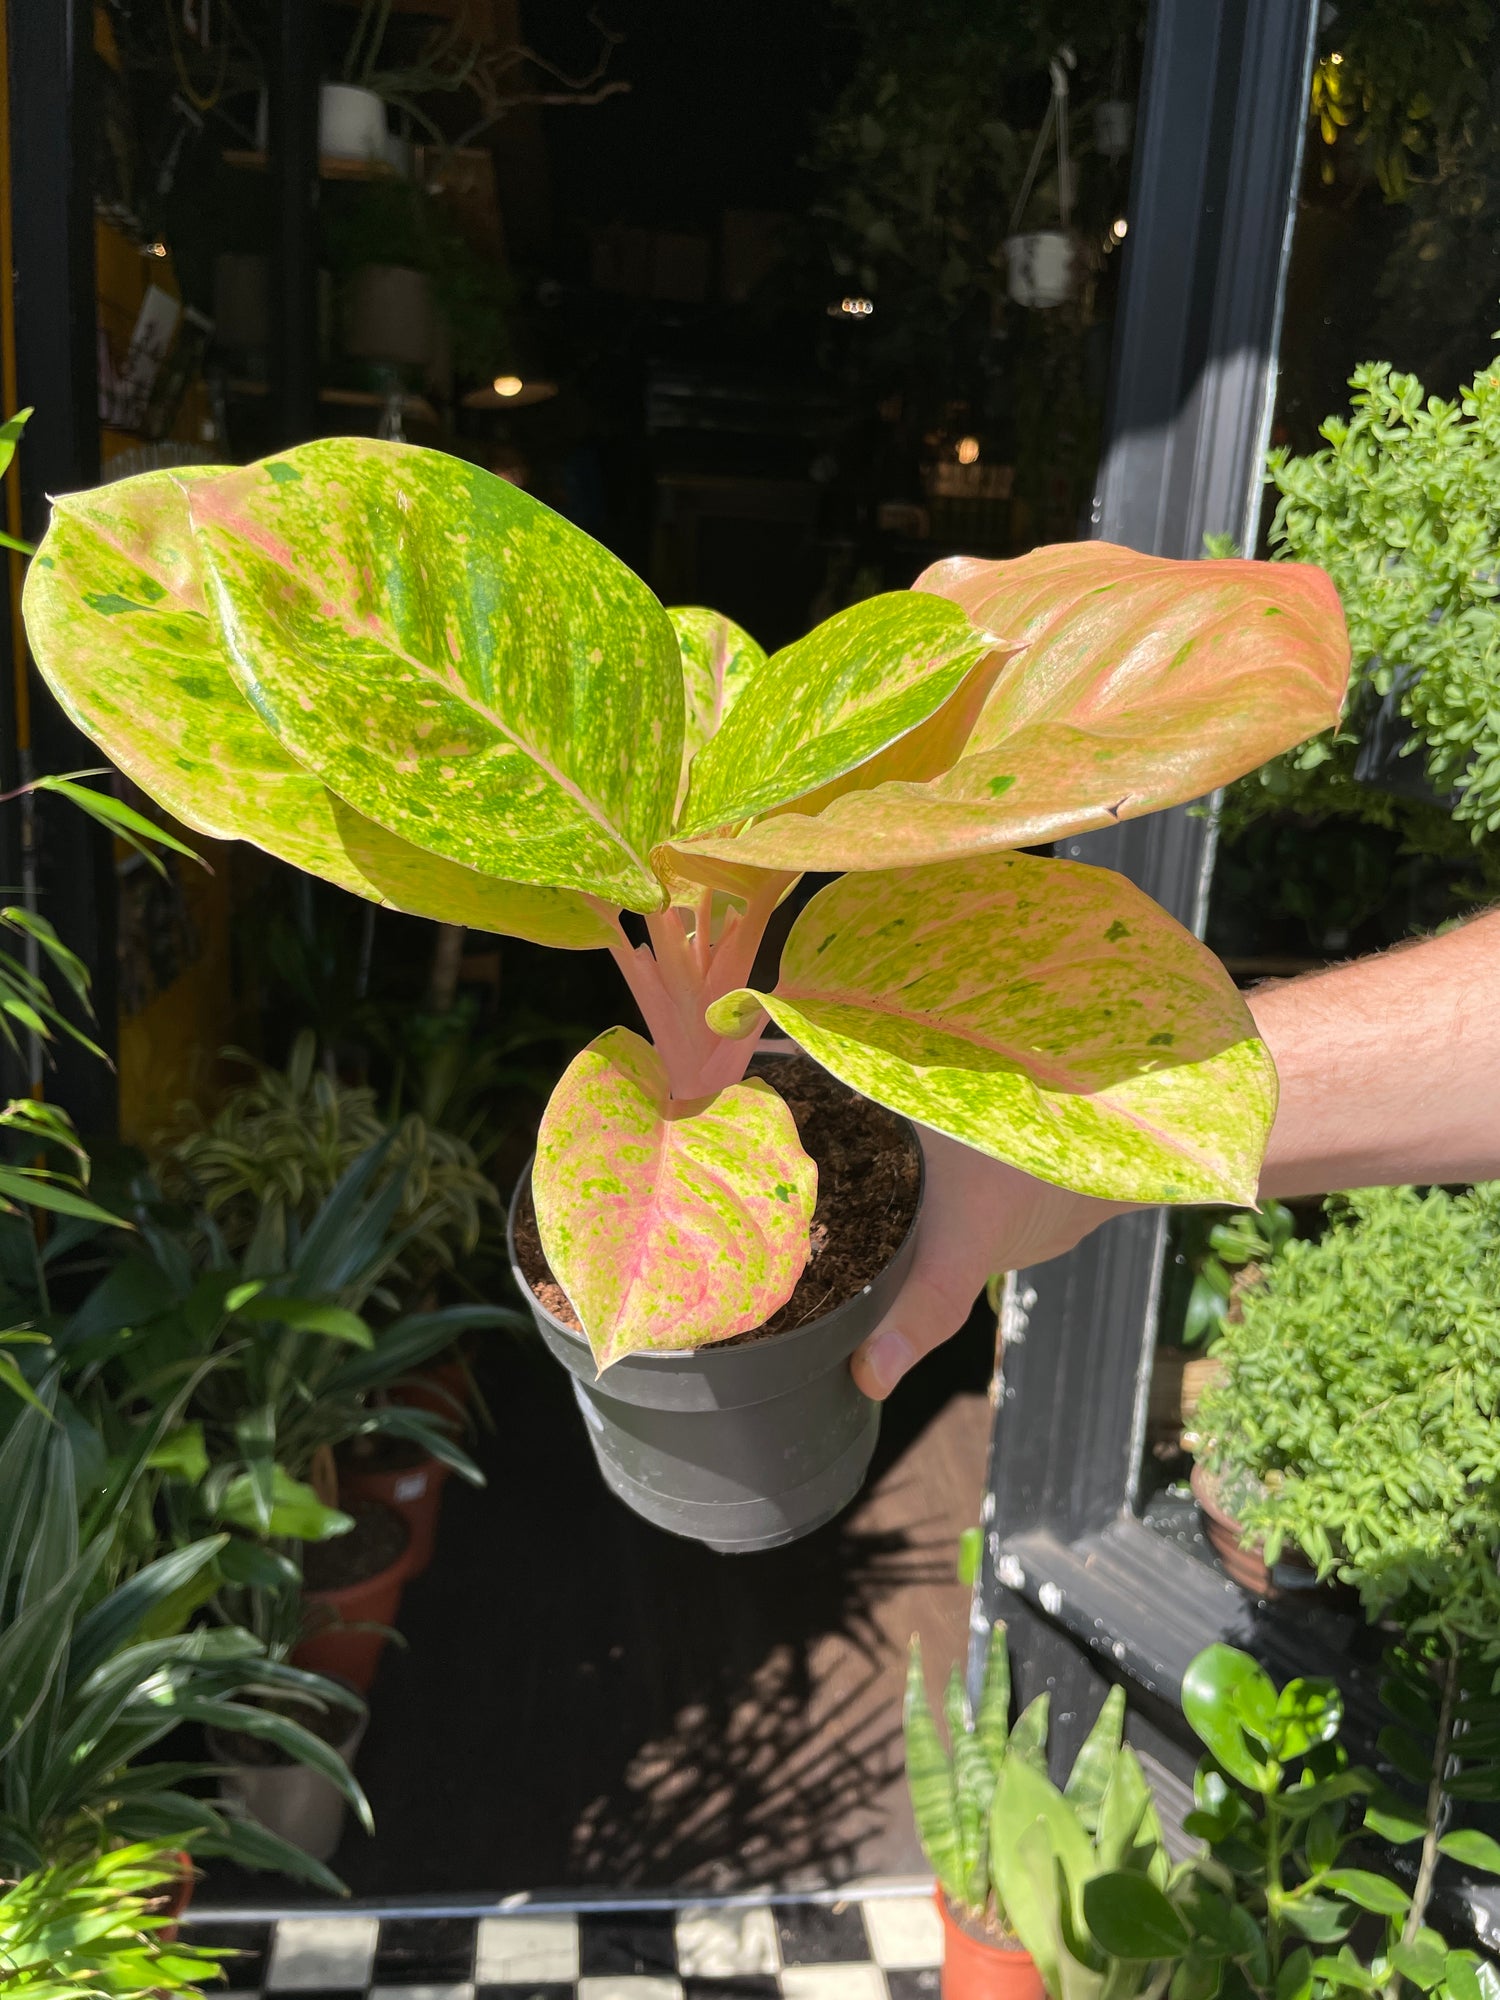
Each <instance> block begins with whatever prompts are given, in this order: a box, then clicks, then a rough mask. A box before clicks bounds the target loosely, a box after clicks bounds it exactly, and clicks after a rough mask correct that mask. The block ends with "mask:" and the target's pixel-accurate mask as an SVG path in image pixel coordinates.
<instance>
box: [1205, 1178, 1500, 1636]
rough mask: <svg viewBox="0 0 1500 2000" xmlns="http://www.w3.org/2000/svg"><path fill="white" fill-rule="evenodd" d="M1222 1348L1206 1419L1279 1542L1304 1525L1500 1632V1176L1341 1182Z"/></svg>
mask: <svg viewBox="0 0 1500 2000" xmlns="http://www.w3.org/2000/svg"><path fill="white" fill-rule="evenodd" d="M1329 1210H1330V1214H1331V1217H1332V1222H1331V1226H1330V1228H1329V1229H1328V1231H1327V1233H1326V1234H1325V1235H1324V1236H1323V1237H1322V1239H1321V1240H1320V1241H1318V1242H1299V1241H1291V1242H1288V1243H1286V1244H1285V1245H1284V1246H1283V1247H1282V1249H1281V1251H1280V1252H1279V1254H1278V1255H1277V1256H1276V1257H1275V1259H1274V1260H1273V1262H1272V1263H1271V1264H1270V1265H1268V1266H1267V1268H1266V1272H1265V1277H1264V1281H1263V1282H1262V1283H1260V1284H1258V1285H1252V1286H1250V1287H1248V1288H1247V1289H1246V1290H1245V1291H1244V1292H1243V1293H1242V1295H1241V1318H1240V1320H1239V1322H1238V1324H1233V1325H1226V1326H1225V1328H1224V1331H1223V1334H1222V1337H1221V1338H1220V1340H1219V1341H1218V1343H1217V1344H1216V1346H1215V1347H1214V1349H1213V1352H1214V1353H1215V1355H1216V1356H1218V1357H1219V1358H1221V1359H1222V1360H1223V1362H1224V1364H1225V1374H1224V1379H1223V1381H1222V1382H1221V1383H1220V1384H1218V1385H1217V1386H1216V1387H1214V1388H1213V1389H1212V1390H1210V1391H1209V1392H1208V1393H1207V1394H1206V1395H1205V1396H1204V1398H1203V1401H1202V1403H1201V1404H1200V1406H1199V1410H1198V1416H1197V1427H1198V1429H1199V1431H1200V1433H1201V1435H1202V1436H1203V1438H1204V1439H1205V1441H1206V1456H1207V1457H1208V1459H1209V1460H1210V1462H1211V1463H1212V1464H1213V1465H1214V1466H1215V1467H1216V1468H1218V1469H1221V1470H1227V1471H1229V1472H1230V1473H1236V1472H1238V1473H1243V1474H1249V1475H1250V1476H1251V1478H1252V1479H1253V1480H1254V1481H1255V1482H1258V1486H1259V1491H1258V1493H1257V1494H1256V1496H1255V1497H1253V1498H1252V1499H1251V1500H1250V1501H1249V1502H1247V1503H1246V1505H1245V1506H1244V1508H1243V1513H1242V1518H1243V1519H1244V1522H1245V1525H1246V1528H1247V1530H1249V1531H1251V1532H1253V1533H1256V1534H1259V1535H1263V1536H1264V1537H1265V1541H1266V1554H1267V1557H1268V1559H1269V1560H1271V1561H1273V1562H1274V1561H1275V1560H1276V1559H1277V1557H1278V1555H1279V1553H1280V1550H1281V1548H1282V1547H1283V1546H1284V1545H1286V1544H1288V1543H1291V1544H1295V1545H1296V1546H1297V1547H1299V1548H1301V1549H1302V1550H1303V1551H1305V1553H1306V1554H1307V1555H1308V1556H1309V1557H1311V1558H1312V1560H1313V1561H1314V1562H1315V1563H1316V1564H1317V1565H1318V1567H1319V1569H1320V1570H1321V1571H1323V1572H1324V1573H1327V1572H1329V1571H1331V1570H1337V1571H1338V1573H1339V1574H1340V1575H1341V1576H1342V1577H1344V1578H1345V1579H1346V1580H1347V1581H1348V1582H1350V1583H1352V1584H1355V1585H1356V1586H1357V1587H1358V1588H1359V1590H1360V1593H1361V1595H1362V1597H1363V1598H1364V1601H1365V1604H1366V1606H1367V1607H1368V1608H1369V1610H1370V1611H1371V1613H1372V1614H1373V1613H1377V1612H1380V1611H1382V1610H1384V1609H1385V1608H1386V1607H1388V1606H1393V1605H1394V1606H1397V1607H1398V1608H1400V1610H1401V1612H1402V1616H1403V1619H1404V1620H1405V1621H1406V1622H1407V1629H1408V1630H1410V1631H1411V1632H1413V1633H1416V1634H1421V1633H1424V1632H1429V1631H1432V1632H1439V1633H1442V1634H1446V1635H1448V1636H1449V1637H1451V1638H1459V1639H1466V1640H1472V1641H1475V1642H1477V1643H1479V1644H1481V1645H1483V1646H1485V1647H1488V1648H1495V1649H1500V1580H1497V1576H1496V1558H1497V1555H1500V1427H1497V1425H1496V1423H1495V1417H1496V1413H1497V1410H1500V1184H1495V1183H1489V1184H1485V1185H1482V1186H1479V1187H1476V1188H1474V1189H1472V1190H1471V1191H1470V1192H1468V1193H1466V1194H1460V1195H1450V1194H1446V1193H1444V1192H1442V1191H1441V1190H1437V1189H1435V1190H1433V1191H1431V1192H1429V1193H1426V1194H1420V1193H1418V1192H1417V1191H1416V1190H1414V1189H1412V1188H1380V1189H1367V1190H1365V1191H1363V1192H1361V1193H1357V1194H1351V1195H1342V1196H1335V1197H1333V1198H1332V1200H1331V1201H1330V1203H1329Z"/></svg>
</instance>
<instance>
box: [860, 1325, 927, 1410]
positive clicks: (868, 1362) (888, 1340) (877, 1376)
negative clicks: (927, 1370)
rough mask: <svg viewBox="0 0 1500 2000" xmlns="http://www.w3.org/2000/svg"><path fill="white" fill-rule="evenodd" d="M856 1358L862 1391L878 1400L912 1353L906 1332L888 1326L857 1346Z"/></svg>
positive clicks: (891, 1386)
mask: <svg viewBox="0 0 1500 2000" xmlns="http://www.w3.org/2000/svg"><path fill="white" fill-rule="evenodd" d="M859 1358H860V1362H861V1367H860V1373H861V1375H863V1377H864V1378H865V1379H864V1384H863V1386H864V1388H865V1393H866V1394H867V1395H873V1396H875V1397H876V1398H877V1399H878V1398H880V1397H882V1396H888V1395H889V1394H890V1393H891V1391H892V1389H894V1388H895V1386H896V1384H897V1383H898V1382H899V1381H900V1380H901V1377H902V1376H903V1375H904V1374H905V1373H906V1371H907V1369H908V1368H910V1366H911V1364H912V1362H913V1361H915V1359H916V1356H915V1355H914V1354H913V1353H912V1350H911V1343H910V1341H909V1340H908V1339H907V1338H906V1335H905V1334H904V1333H901V1332H899V1331H898V1330H897V1329H896V1328H895V1327H893V1326H888V1327H886V1329H885V1330H884V1332H883V1333H877V1334H876V1336H875V1338H874V1339H873V1340H872V1341H870V1342H869V1343H868V1344H867V1345H866V1346H864V1347H863V1348H861V1349H860V1357H859Z"/></svg>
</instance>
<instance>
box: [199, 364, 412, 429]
mask: <svg viewBox="0 0 1500 2000" xmlns="http://www.w3.org/2000/svg"><path fill="white" fill-rule="evenodd" d="M225 387H226V388H227V389H228V391H229V393H230V395H231V396H269V395H270V393H271V385H270V383H269V382H257V381H254V380H253V379H251V378H250V377H249V376H234V375H231V376H230V378H229V380H228V382H227V383H226V384H225ZM318 401H319V402H320V403H322V404H324V405H325V406H328V407H332V408H335V409H345V410H383V409H384V408H385V406H386V404H387V403H388V402H389V401H390V398H389V396H383V395H381V393H380V391H379V390H378V389H320V390H319V391H318ZM401 414H402V415H403V416H405V417H418V418H420V419H421V421H422V422H423V423H424V424H435V423H436V422H437V420H438V414H437V411H436V410H435V409H434V408H433V407H432V405H431V403H429V402H428V400H427V398H426V397H425V396H416V395H411V394H408V395H405V396H403V397H402V398H401Z"/></svg>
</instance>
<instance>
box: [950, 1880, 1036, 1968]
mask: <svg viewBox="0 0 1500 2000" xmlns="http://www.w3.org/2000/svg"><path fill="white" fill-rule="evenodd" d="M932 1900H933V1901H934V1902H935V1903H936V1904H937V1906H938V1914H939V1916H940V1917H941V1918H942V1920H943V1923H944V1926H945V1928H947V1929H948V1930H953V1931H957V1933H958V1935H959V1936H960V1937H961V1938H963V1939H965V1940H966V1941H967V1942H968V1943H969V1944H972V1945H974V1946H976V1947H977V1948H978V1949H979V1950H980V1951H992V1952H993V1953H994V1954H995V1956H996V1957H997V1958H1008V1959H1013V1960H1014V1959H1022V1958H1024V1959H1025V1961H1026V1963H1027V1964H1028V1965H1035V1964H1036V1960H1035V1959H1034V1958H1033V1957H1032V1955H1031V1953H1030V1952H1029V1951H1028V1950H1027V1949H1026V1947H1025V1945H1024V1944H1022V1942H1021V1940H1020V1939H1019V1938H1018V1937H1017V1936H1016V1935H1015V1933H1014V1932H1012V1933H1011V1935H1010V1937H1009V1938H994V1937H981V1936H980V1935H979V1933H978V1932H977V1931H972V1930H970V1929H969V1927H968V1925H967V1924H965V1923H964V1921H963V1919H962V1918H961V1917H960V1916H958V1915H957V1914H956V1913H955V1911H954V1908H953V1903H952V1901H951V1899H950V1897H949V1895H948V1891H947V1890H946V1889H945V1888H944V1887H943V1885H942V1883H941V1882H934V1883H933V1885H932Z"/></svg>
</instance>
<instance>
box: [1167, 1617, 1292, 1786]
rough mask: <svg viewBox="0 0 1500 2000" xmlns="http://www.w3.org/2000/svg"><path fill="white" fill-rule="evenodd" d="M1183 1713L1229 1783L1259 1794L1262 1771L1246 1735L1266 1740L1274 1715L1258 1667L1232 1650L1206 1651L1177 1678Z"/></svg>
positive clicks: (1269, 1687)
mask: <svg viewBox="0 0 1500 2000" xmlns="http://www.w3.org/2000/svg"><path fill="white" fill-rule="evenodd" d="M1182 1713H1183V1715H1184V1717H1185V1718H1186V1719H1187V1722H1188V1725H1189V1727H1190V1728H1191V1729H1192V1731H1193V1733H1194V1735H1196V1736H1197V1738H1198V1740H1199V1742H1201V1743H1203V1744H1204V1745H1205V1746H1206V1747H1207V1749H1208V1750H1209V1751H1210V1753H1211V1754H1212V1755H1213V1756H1215V1757H1216V1758H1217V1759H1218V1761H1219V1762H1220V1763H1221V1764H1222V1765H1223V1767H1224V1769H1225V1770H1226V1771H1227V1772H1228V1773H1229V1775H1230V1777H1231V1778H1238V1779H1239V1781H1240V1783H1241V1784H1242V1785H1249V1786H1250V1787H1251V1788H1252V1789H1253V1790H1259V1789H1260V1787H1261V1786H1262V1784H1263V1783H1264V1782H1265V1779H1266V1767H1265V1766H1264V1765H1263V1764H1262V1763H1261V1761H1260V1759H1259V1758H1258V1757H1257V1756H1255V1755H1254V1753H1253V1752H1252V1750H1251V1748H1250V1744H1249V1742H1248V1741H1247V1740H1246V1735H1245V1732H1246V1729H1247V1728H1248V1729H1249V1730H1250V1731H1251V1732H1252V1734H1253V1736H1254V1737H1255V1739H1256V1740H1257V1741H1258V1742H1262V1743H1263V1742H1264V1741H1265V1740H1266V1736H1267V1734H1268V1733H1269V1731H1270V1729H1271V1727H1272V1725H1273V1723H1274V1720H1275V1715H1276V1685H1275V1683H1274V1681H1272V1679H1271V1677H1270V1675H1269V1674H1268V1673H1267V1672H1266V1670H1265V1668H1264V1667H1262V1666H1261V1665H1260V1663H1259V1662H1258V1661H1256V1660H1253V1659H1251V1657H1250V1655H1249V1654H1248V1653H1242V1652H1241V1651H1240V1650H1239V1648H1238V1647H1236V1646H1223V1645H1213V1646H1205V1647H1204V1649H1203V1651H1202V1652H1201V1653H1199V1654H1197V1655H1196V1657H1195V1658H1194V1659H1192V1660H1191V1661H1190V1662H1189V1663H1188V1670H1187V1672H1186V1673H1185V1674H1184V1675H1183V1677H1182Z"/></svg>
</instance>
